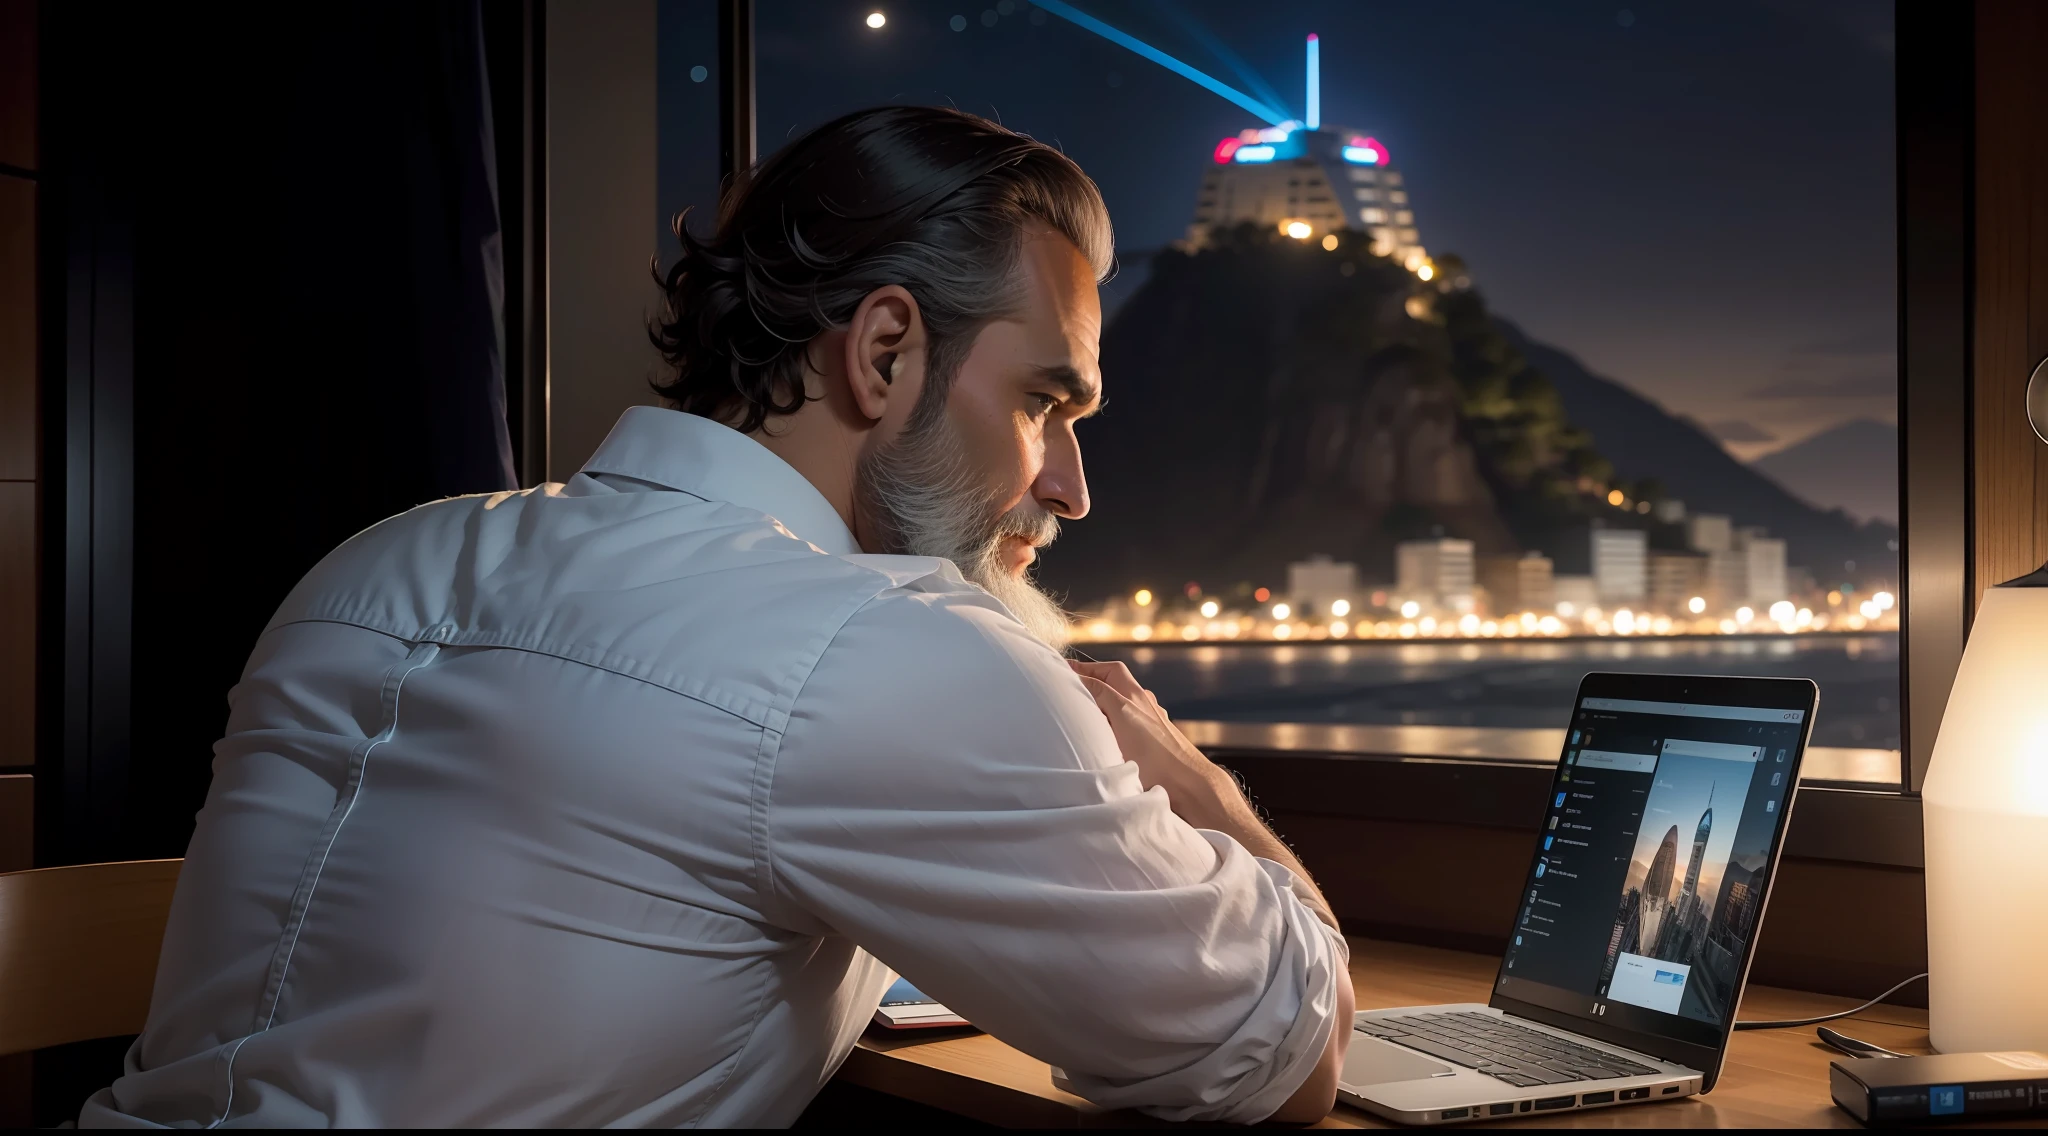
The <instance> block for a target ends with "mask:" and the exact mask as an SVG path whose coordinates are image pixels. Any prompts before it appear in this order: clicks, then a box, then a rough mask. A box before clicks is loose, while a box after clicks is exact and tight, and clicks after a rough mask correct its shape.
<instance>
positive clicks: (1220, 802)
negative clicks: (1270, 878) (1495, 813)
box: [1067, 661, 1355, 1124]
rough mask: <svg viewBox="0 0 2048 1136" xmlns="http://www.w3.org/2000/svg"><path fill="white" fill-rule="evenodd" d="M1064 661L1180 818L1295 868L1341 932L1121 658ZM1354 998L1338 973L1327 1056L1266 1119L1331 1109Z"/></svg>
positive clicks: (1246, 806) (1310, 1119) (1226, 782)
mask: <svg viewBox="0 0 2048 1136" xmlns="http://www.w3.org/2000/svg"><path fill="white" fill-rule="evenodd" d="M1067 665H1068V666H1071V667H1073V668H1074V673H1076V674H1078V675H1080V676H1081V684H1082V685H1083V686H1086V687H1087V688H1088V693H1089V694H1091V695H1093V696H1094V697H1095V704H1096V705H1097V706H1099V707H1101V708H1102V716H1103V717H1105V718H1107V719H1109V728H1110V729H1111V730H1112V731H1113V732H1114V733H1115V734H1116V744H1117V747H1118V748H1119V749H1121V750H1122V751H1123V755H1124V760H1125V761H1128V762H1130V763H1132V764H1133V765H1136V766H1137V767H1138V777H1139V779H1140V780H1141V781H1143V782H1144V784H1145V787H1146V788H1147V789H1150V788H1151V787H1153V786H1154V785H1159V786H1163V787H1164V788H1165V789H1166V797H1167V800H1169V801H1171V802H1172V803H1173V811H1174V812H1175V813H1177V814H1179V816H1180V818H1181V819H1182V820H1184V821H1187V822H1188V823H1189V824H1191V825H1194V826H1195V827H1196V828H1207V829H1212V830H1214V831H1216V832H1221V833H1224V834H1225V835H1227V836H1229V837H1231V838H1232V839H1234V840H1236V841H1237V842H1238V843H1239V844H1241V845H1243V846H1244V849H1245V851H1247V852H1250V853H1251V854H1252V855H1254V856H1258V857H1261V858H1263V859H1267V860H1271V861H1273V862H1274V863H1276V864H1280V865H1282V866H1284V867H1286V868H1287V870H1288V871H1290V872H1293V873H1294V876H1295V878H1296V879H1298V880H1300V881H1301V883H1302V885H1303V889H1304V890H1305V891H1307V892H1308V894H1307V895H1304V896H1302V897H1301V898H1302V900H1303V901H1304V902H1305V903H1306V904H1307V906H1308V908H1309V910H1310V911H1312V912H1314V913H1315V915H1316V917H1317V918H1318V919H1321V920H1322V921H1323V922H1324V923H1326V924H1328V925H1329V927H1330V928H1331V929H1332V930H1335V931H1337V932H1338V933H1340V934H1341V933H1342V930H1343V929H1342V928H1340V927H1338V925H1337V916H1336V914H1335V913H1334V912H1333V911H1331V910H1330V904H1329V901H1328V900H1326V899H1324V898H1323V894H1322V892H1320V891H1318V890H1316V887H1315V883H1314V881H1312V880H1310V879H1309V876H1308V870H1307V869H1305V868H1303V867H1302V866H1301V861H1300V860H1297V859H1295V857H1294V853H1293V851H1292V850H1290V849H1289V848H1288V847H1287V845H1285V844H1282V843H1281V842H1280V838H1279V837H1277V836H1275V835H1273V831H1272V830H1271V829H1269V828H1267V827H1266V826H1265V824H1264V823H1263V822H1261V821H1260V820H1259V818H1258V814H1256V813H1254V812H1253V811H1252V807H1251V803H1250V802H1249V801H1246V800H1245V799H1244V793H1243V792H1242V791H1240V790H1239V789H1238V787H1237V782H1236V781H1235V780H1234V779H1233V778H1232V777H1231V776H1230V774H1229V773H1227V772H1225V771H1224V769H1223V768H1222V767H1221V766H1219V765H1217V764H1216V763H1215V762H1213V761H1210V760H1209V759H1208V757H1207V756H1206V755H1204V754H1203V753H1202V751H1201V750H1199V749H1196V748H1195V745H1194V743H1193V742H1190V741H1189V740H1188V739H1187V735H1185V734H1183V733H1181V732H1180V728H1179V727H1178V726H1175V725H1174V724H1173V723H1172V721H1170V720H1169V719H1168V718H1167V716H1166V711H1165V710H1164V709H1162V708H1161V707H1160V705H1159V699H1157V698H1154V697H1153V696H1152V692H1151V691H1149V690H1146V689H1145V688H1144V687H1142V686H1139V685H1138V680H1137V679H1135V678H1133V677H1132V676H1131V672H1130V669H1129V668H1127V667H1125V666H1124V665H1123V664H1122V663H1083V662H1071V661H1070V662H1069V663H1068V664H1067ZM1354 1005H1355V998H1354V995H1353V992H1352V989H1351V976H1350V975H1349V974H1341V975H1339V976H1338V979H1337V1014H1336V1016H1335V1017H1334V1018H1333V1019H1332V1020H1331V1023H1330V1037H1329V1040H1328V1041H1327V1042H1326V1043H1325V1044H1324V1047H1323V1054H1322V1059H1321V1060H1320V1061H1318V1062H1317V1063H1316V1066H1315V1068H1314V1069H1313V1070H1311V1071H1310V1072H1309V1075H1308V1079H1307V1080H1305V1081H1303V1082H1302V1084H1301V1087H1300V1088H1299V1089H1297V1090H1295V1093H1294V1095H1293V1096H1292V1097H1290V1098H1288V1100H1287V1102H1286V1103H1285V1104H1283V1105H1281V1106H1280V1108H1279V1110H1278V1111H1276V1112H1275V1113H1274V1114H1273V1115H1272V1116H1270V1117H1268V1118H1267V1119H1268V1120H1273V1121H1278V1122H1281V1123H1292V1124H1311V1123H1314V1122H1315V1121H1318V1120H1321V1119H1322V1118H1323V1117H1324V1116H1325V1115H1327V1114H1328V1113H1329V1111H1330V1108H1331V1106H1332V1105H1334V1104H1335V1103H1336V1100H1337V1077H1338V1073H1339V1071H1340V1070H1342V1069H1343V1067H1344V1051H1345V1050H1346V1049H1347V1048H1349V1046H1350V1044H1351V1011H1352V1008H1353V1006H1354Z"/></svg>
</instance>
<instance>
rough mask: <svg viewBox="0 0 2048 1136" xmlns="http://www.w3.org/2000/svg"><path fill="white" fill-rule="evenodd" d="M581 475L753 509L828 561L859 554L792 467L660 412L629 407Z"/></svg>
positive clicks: (751, 443)
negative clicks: (815, 548) (615, 478)
mask: <svg viewBox="0 0 2048 1136" xmlns="http://www.w3.org/2000/svg"><path fill="white" fill-rule="evenodd" d="M583 472H584V473H587V474H600V473H609V474H614V475H617V476H621V477H631V478H635V479H637V480H640V481H646V482H652V483H653V484H655V485H660V486H664V487H666V488H669V489H680V490H682V491H683V492H685V493H692V494H695V495H696V496H699V497H703V498H705V499H706V500H711V501H725V502H729V503H731V504H734V505H739V506H742V507H743V508H748V509H757V510H759V511H761V512H763V513H766V514H768V515H769V516H771V517H773V518H775V519H776V520H778V521H780V522H782V525H783V527H784V528H786V529H788V530H789V531H790V532H792V533H794V534H795V535H796V536H798V537H799V538H801V539H803V540H806V541H809V542H810V543H812V544H814V545H817V546H818V547H819V548H820V549H823V550H824V551H825V552H828V553H831V554H832V555H834V556H853V555H857V554H858V553H859V552H860V546H859V545H857V544H855V543H854V540H853V534H852V533H851V532H849V531H847V528H846V522H845V521H843V520H841V519H840V518H839V513H838V511H837V510H835V509H834V508H832V503H831V502H829V501H827V500H825V495H824V494H822V493H820V492H818V489H817V486H814V485H812V484H811V483H810V481H809V479H807V478H805V477H804V475H803V474H801V473H798V472H797V471H796V469H795V467H793V466H791V465H790V464H789V463H788V462H786V461H783V460H782V459H781V458H779V457H777V456H775V454H774V452H773V451H771V450H769V449H768V447H766V446H764V445H762V444H761V443H759V442H757V441H755V440H754V439H752V438H749V437H747V436H746V435H745V434H742V433H740V432H739V431H738V430H735V429H733V428H732V427H730V426H726V425H723V424H722V423H718V422H713V421H712V420H711V419H709V418H703V417H700V416H698V415H695V414H685V413H683V412H682V411H679V410H669V409H667V408H665V407H660V406H634V407H628V408H627V410H626V412H625V413H624V414H622V415H620V416H619V420H618V422H617V423H616V424H615V425H613V426H612V432H611V433H610V434H607V435H605V439H604V442H603V443H602V444H600V445H599V446H598V447H597V452H596V453H594V454H592V455H590V460H589V461H587V462H584V463H583Z"/></svg>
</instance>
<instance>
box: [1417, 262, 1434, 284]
mask: <svg viewBox="0 0 2048 1136" xmlns="http://www.w3.org/2000/svg"><path fill="white" fill-rule="evenodd" d="M1435 275H1436V269H1435V268H1434V267H1432V266H1430V265H1427V264H1425V265H1423V266H1422V267H1421V268H1418V269H1416V270H1415V277H1416V279H1418V280H1421V281H1423V282H1424V283H1427V282H1428V281H1429V278H1430V277H1432V276H1435Z"/></svg>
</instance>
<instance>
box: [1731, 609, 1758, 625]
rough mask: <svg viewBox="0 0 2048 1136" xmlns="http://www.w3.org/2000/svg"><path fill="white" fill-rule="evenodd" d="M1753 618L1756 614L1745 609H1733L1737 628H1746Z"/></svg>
mask: <svg viewBox="0 0 2048 1136" xmlns="http://www.w3.org/2000/svg"><path fill="white" fill-rule="evenodd" d="M1755 618H1756V613H1755V612H1753V611H1751V610H1749V609H1748V608H1746V607H1738V608H1736V609H1735V622H1736V624H1737V625H1738V626H1742V627H1748V626H1749V624H1750V621H1751V620H1753V619H1755Z"/></svg>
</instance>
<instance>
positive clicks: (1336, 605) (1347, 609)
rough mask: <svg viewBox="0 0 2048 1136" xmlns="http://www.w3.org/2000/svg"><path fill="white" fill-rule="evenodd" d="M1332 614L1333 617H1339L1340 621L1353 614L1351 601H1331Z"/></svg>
mask: <svg viewBox="0 0 2048 1136" xmlns="http://www.w3.org/2000/svg"><path fill="white" fill-rule="evenodd" d="M1330 614H1331V615H1334V616H1337V617H1338V618H1340V619H1341V618H1343V617H1344V616H1347V615H1350V614H1351V601H1350V600H1331V601H1330Z"/></svg>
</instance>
